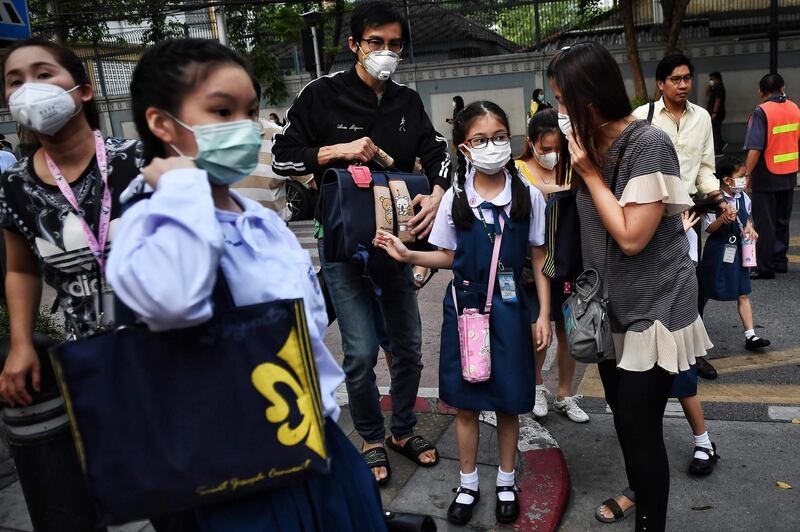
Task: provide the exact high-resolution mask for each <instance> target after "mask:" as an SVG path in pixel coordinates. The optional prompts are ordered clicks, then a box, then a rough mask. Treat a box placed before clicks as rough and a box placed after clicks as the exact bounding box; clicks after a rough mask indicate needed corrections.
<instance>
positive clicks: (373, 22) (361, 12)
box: [350, 0, 409, 43]
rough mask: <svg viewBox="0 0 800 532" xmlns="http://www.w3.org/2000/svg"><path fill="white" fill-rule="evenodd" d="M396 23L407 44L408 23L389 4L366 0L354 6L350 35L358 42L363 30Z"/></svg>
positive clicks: (377, 0) (378, 0)
mask: <svg viewBox="0 0 800 532" xmlns="http://www.w3.org/2000/svg"><path fill="white" fill-rule="evenodd" d="M395 22H397V23H398V24H400V27H401V28H402V30H403V37H402V38H403V42H405V43H407V42H408V35H409V30H408V21H407V20H406V17H405V16H403V14H402V13H401V12H400V11H399V10H398V9H397V8H396V7H395V6H394V5H393V4H392V3H391V2H385V1H383V0H368V1H366V2H359V3H357V4H356V7H355V9H353V13H352V14H351V15H350V35H351V36H352V37H353V39H354V40H356V41H358V40H359V39H361V37H362V36H363V35H364V30H365V29H367V28H374V27H376V26H385V25H386V24H392V23H395Z"/></svg>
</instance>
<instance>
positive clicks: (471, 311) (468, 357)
mask: <svg viewBox="0 0 800 532" xmlns="http://www.w3.org/2000/svg"><path fill="white" fill-rule="evenodd" d="M498 218H500V234H498V235H496V236H495V239H494V250H493V252H492V266H491V269H490V270H489V285H488V290H487V294H486V307H485V308H484V310H483V314H481V313H480V311H479V310H478V309H476V308H465V309H464V312H463V313H462V314H461V315H459V314H458V301H457V299H456V287H455V285H454V284H451V288H452V290H453V305H454V306H455V309H456V316H458V342H459V346H460V347H461V376H462V377H463V378H464V380H465V381H467V382H484V381H487V380H489V377H491V376H492V351H491V345H490V334H489V315H490V314H491V311H492V295H493V294H494V282H495V277H496V275H497V262H498V259H499V258H500V242H501V241H502V239H503V218H502V217H499V216H498Z"/></svg>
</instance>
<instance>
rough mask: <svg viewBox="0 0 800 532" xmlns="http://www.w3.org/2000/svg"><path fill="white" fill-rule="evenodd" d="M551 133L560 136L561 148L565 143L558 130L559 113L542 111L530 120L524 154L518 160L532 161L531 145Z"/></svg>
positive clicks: (547, 110)
mask: <svg viewBox="0 0 800 532" xmlns="http://www.w3.org/2000/svg"><path fill="white" fill-rule="evenodd" d="M537 90H541V89H537ZM550 133H555V134H556V135H557V136H558V140H559V146H561V145H562V144H563V143H564V141H563V139H562V138H561V137H562V136H563V135H562V134H561V130H560V129H558V113H556V112H555V111H554V110H553V109H541V110H539V111H537V112H536V114H534V115H533V116H532V117H531V119H530V120H528V138H527V139H526V140H525V146H524V147H523V148H522V153H521V154H520V156H519V157H517V159H520V160H523V161H524V160H526V159H530V158H531V157H532V156H533V149H532V148H531V144H536V141H538V140H539V139H540V138H541V137H542V135H549V134H550ZM528 141H530V142H528Z"/></svg>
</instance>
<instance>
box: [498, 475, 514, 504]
mask: <svg viewBox="0 0 800 532" xmlns="http://www.w3.org/2000/svg"><path fill="white" fill-rule="evenodd" d="M514 476H515V475H514V471H513V470H512V471H511V473H506V472H505V471H503V470H502V469H500V468H499V467H498V468H497V485H498V486H513V485H514ZM497 498H498V499H500V500H501V501H503V502H511V501H513V500H514V493H513V492H510V491H501V492H500V493H498V494H497Z"/></svg>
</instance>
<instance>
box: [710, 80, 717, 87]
mask: <svg viewBox="0 0 800 532" xmlns="http://www.w3.org/2000/svg"><path fill="white" fill-rule="evenodd" d="M715 83H716V81H714V80H713V79H710V80H708V84H709V85H711V86H712V87H713V86H714V84H715Z"/></svg>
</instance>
